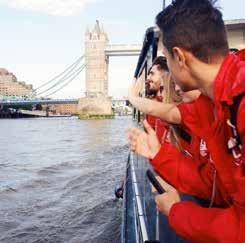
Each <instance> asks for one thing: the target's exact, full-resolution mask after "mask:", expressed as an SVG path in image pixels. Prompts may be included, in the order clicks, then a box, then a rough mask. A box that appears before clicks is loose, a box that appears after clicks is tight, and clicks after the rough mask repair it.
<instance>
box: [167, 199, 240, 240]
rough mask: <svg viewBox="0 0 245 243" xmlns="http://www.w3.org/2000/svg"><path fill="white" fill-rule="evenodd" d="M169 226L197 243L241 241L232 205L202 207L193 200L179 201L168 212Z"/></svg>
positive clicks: (236, 217)
mask: <svg viewBox="0 0 245 243" xmlns="http://www.w3.org/2000/svg"><path fill="white" fill-rule="evenodd" d="M169 223H170V225H171V227H172V228H173V229H174V230H175V231H176V232H177V233H178V234H179V235H181V236H182V237H184V238H185V239H187V240H189V241H191V242H198V243H207V242H208V243H218V242H219V243H242V242H244V241H242V239H241V238H240V233H241V232H243V231H244V229H242V228H241V227H240V226H241V225H239V217H238V216H237V212H236V209H235V207H234V206H232V207H230V208H227V209H223V208H203V207H200V206H198V205H196V204H194V203H193V202H187V201H183V202H179V203H176V204H174V205H173V206H172V208H171V210H170V214H169Z"/></svg>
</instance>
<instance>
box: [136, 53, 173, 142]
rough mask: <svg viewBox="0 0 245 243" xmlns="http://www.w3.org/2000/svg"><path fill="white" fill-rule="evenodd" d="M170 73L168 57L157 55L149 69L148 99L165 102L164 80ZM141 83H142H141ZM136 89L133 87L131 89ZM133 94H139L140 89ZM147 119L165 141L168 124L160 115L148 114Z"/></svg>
mask: <svg viewBox="0 0 245 243" xmlns="http://www.w3.org/2000/svg"><path fill="white" fill-rule="evenodd" d="M168 75H169V72H168V66H167V61H166V58H165V57H163V56H159V57H156V58H155V60H154V61H153V63H152V66H151V68H150V69H149V71H148V75H147V80H146V95H147V99H150V100H155V101H157V102H160V103H162V102H163V88H164V87H163V81H164V79H166V78H167V77H168ZM139 85H142V83H140V84H139ZM131 91H132V92H133V91H134V90H133V89H132V90H131ZM132 95H133V96H138V91H136V94H132ZM146 120H147V121H148V123H149V124H150V126H151V127H152V128H153V129H154V130H155V131H156V134H157V137H158V139H159V141H160V143H161V142H163V140H164V137H165V136H166V133H167V130H168V126H167V125H166V123H164V122H163V121H161V119H159V118H158V117H155V116H152V115H146Z"/></svg>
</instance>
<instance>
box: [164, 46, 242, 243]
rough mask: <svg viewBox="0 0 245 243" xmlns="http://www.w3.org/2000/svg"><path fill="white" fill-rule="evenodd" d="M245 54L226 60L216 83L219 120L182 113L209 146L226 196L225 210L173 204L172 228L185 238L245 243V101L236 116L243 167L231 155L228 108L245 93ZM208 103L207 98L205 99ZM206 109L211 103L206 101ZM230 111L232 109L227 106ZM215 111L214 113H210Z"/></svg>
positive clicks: (213, 242) (184, 118)
mask: <svg viewBox="0 0 245 243" xmlns="http://www.w3.org/2000/svg"><path fill="white" fill-rule="evenodd" d="M244 57H245V51H241V52H240V53H238V54H237V55H234V54H229V55H227V57H226V58H225V60H224V62H223V64H222V66H221V68H220V71H219V73H218V75H217V77H216V79H215V81H214V97H215V102H214V105H215V111H216V118H215V119H214V120H213V121H211V122H210V121H209V120H208V119H207V115H206V114H205V113H204V112H202V110H200V108H201V107H200V108H199V109H198V110H199V112H198V111H196V112H195V113H193V114H192V113H191V111H188V112H184V113H182V112H183V111H182V110H181V109H180V112H181V113H182V123H183V125H184V126H186V127H188V128H189V129H191V131H192V132H193V133H195V134H196V135H197V136H200V137H202V138H203V139H204V140H205V141H206V142H207V146H208V150H209V152H210V154H211V157H212V160H213V163H214V166H215V168H216V169H217V173H218V178H219V181H220V182H221V183H222V184H221V185H219V188H222V190H223V193H224V195H226V202H227V203H228V204H229V206H228V207H226V208H211V209H210V208H202V207H200V206H198V205H195V204H194V203H192V202H180V203H176V204H174V205H173V207H172V208H171V211H170V214H169V221H170V225H171V226H172V227H173V228H174V229H175V230H176V231H177V233H179V234H180V235H182V236H184V237H185V238H186V239H189V240H190V241H192V242H203V243H217V242H220V243H228V242H229V243H233V242H234V243H244V242H245V165H244V161H245V159H244V158H245V146H244V144H245V98H243V100H242V101H241V103H240V106H239V109H238V114H237V127H238V131H239V134H240V137H241V140H242V144H243V148H242V158H241V159H240V162H241V163H240V165H239V166H238V165H237V163H236V162H237V161H236V160H235V159H234V158H233V156H232V154H230V153H229V152H228V149H227V142H228V139H229V127H228V125H227V118H228V117H227V107H228V105H231V104H232V102H233V98H234V97H235V96H237V95H239V94H240V93H243V92H245V58H244ZM203 100H205V99H203ZM205 103H206V105H207V107H208V106H211V105H212V102H211V101H210V100H209V99H208V98H207V99H206V101H205ZM228 110H229V107H228ZM210 111H212V112H214V110H213V109H212V110H210Z"/></svg>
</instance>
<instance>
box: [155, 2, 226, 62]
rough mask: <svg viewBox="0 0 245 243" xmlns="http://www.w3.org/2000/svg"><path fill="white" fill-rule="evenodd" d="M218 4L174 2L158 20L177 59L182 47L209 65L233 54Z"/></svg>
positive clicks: (168, 48) (169, 47) (169, 50)
mask: <svg viewBox="0 0 245 243" xmlns="http://www.w3.org/2000/svg"><path fill="white" fill-rule="evenodd" d="M215 3H216V1H215V0H173V1H172V3H171V4H170V5H169V6H168V7H167V8H165V9H164V10H163V11H162V12H160V13H159V14H158V15H157V17H156V24H157V25H158V27H159V28H160V30H161V31H162V35H163V39H162V41H163V45H164V46H165V47H166V49H167V50H168V52H169V53H170V54H172V55H173V48H174V47H179V48H183V49H185V50H187V51H189V52H191V53H192V54H193V55H194V56H195V57H196V58H198V59H200V60H201V61H203V62H206V63H209V62H211V61H212V58H215V57H219V56H225V55H226V54H227V53H228V52H229V48H228V42H227V34H226V29H225V24H224V21H223V19H222V13H221V12H220V10H219V9H218V8H216V7H215V6H214V5H215Z"/></svg>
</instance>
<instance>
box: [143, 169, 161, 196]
mask: <svg viewBox="0 0 245 243" xmlns="http://www.w3.org/2000/svg"><path fill="white" fill-rule="evenodd" d="M146 176H147V177H148V179H149V181H150V182H151V184H152V185H153V186H154V187H155V188H156V190H157V192H158V193H159V194H163V193H164V192H166V191H165V190H164V189H163V188H162V186H161V184H160V183H159V181H158V180H157V178H156V177H155V175H154V174H153V173H152V171H151V170H149V169H148V170H147V171H146Z"/></svg>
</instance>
